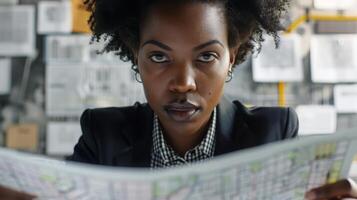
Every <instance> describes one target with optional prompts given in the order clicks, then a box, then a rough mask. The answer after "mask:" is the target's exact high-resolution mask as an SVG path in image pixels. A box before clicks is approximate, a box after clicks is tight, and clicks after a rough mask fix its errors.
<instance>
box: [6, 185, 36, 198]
mask: <svg viewBox="0 0 357 200" xmlns="http://www.w3.org/2000/svg"><path fill="white" fill-rule="evenodd" d="M0 199H1V200H15V199H16V200H30V199H35V196H32V195H30V194H26V193H24V192H18V191H16V190H12V189H9V188H5V187H3V186H0Z"/></svg>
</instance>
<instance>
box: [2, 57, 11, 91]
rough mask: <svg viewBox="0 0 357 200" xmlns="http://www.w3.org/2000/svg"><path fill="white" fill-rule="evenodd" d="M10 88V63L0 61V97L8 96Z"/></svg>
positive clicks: (5, 60)
mask: <svg viewBox="0 0 357 200" xmlns="http://www.w3.org/2000/svg"><path fill="white" fill-rule="evenodd" d="M10 88H11V61H10V59H0V95H3V94H8V93H9V92H10Z"/></svg>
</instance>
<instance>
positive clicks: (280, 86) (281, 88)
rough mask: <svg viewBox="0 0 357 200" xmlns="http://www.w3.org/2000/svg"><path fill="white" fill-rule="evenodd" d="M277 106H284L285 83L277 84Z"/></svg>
mask: <svg viewBox="0 0 357 200" xmlns="http://www.w3.org/2000/svg"><path fill="white" fill-rule="evenodd" d="M278 101H279V102H278V105H279V106H280V107H285V106H286V97H285V83H284V82H279V83H278Z"/></svg>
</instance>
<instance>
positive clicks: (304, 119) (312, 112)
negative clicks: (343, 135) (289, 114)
mask: <svg viewBox="0 0 357 200" xmlns="http://www.w3.org/2000/svg"><path fill="white" fill-rule="evenodd" d="M296 112H297V114H298V117H299V135H313V134H329V133H335V132H336V127H337V113H336V109H335V107H334V106H331V105H301V106H298V107H297V108H296Z"/></svg>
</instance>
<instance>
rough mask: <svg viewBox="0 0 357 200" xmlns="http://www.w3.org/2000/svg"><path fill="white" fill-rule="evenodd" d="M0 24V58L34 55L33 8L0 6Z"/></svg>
mask: <svg viewBox="0 0 357 200" xmlns="http://www.w3.org/2000/svg"><path fill="white" fill-rule="evenodd" d="M0 24H1V26H0V56H33V55H34V54H35V30H34V27H35V9H34V7H33V6H30V5H21V6H0Z"/></svg>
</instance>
